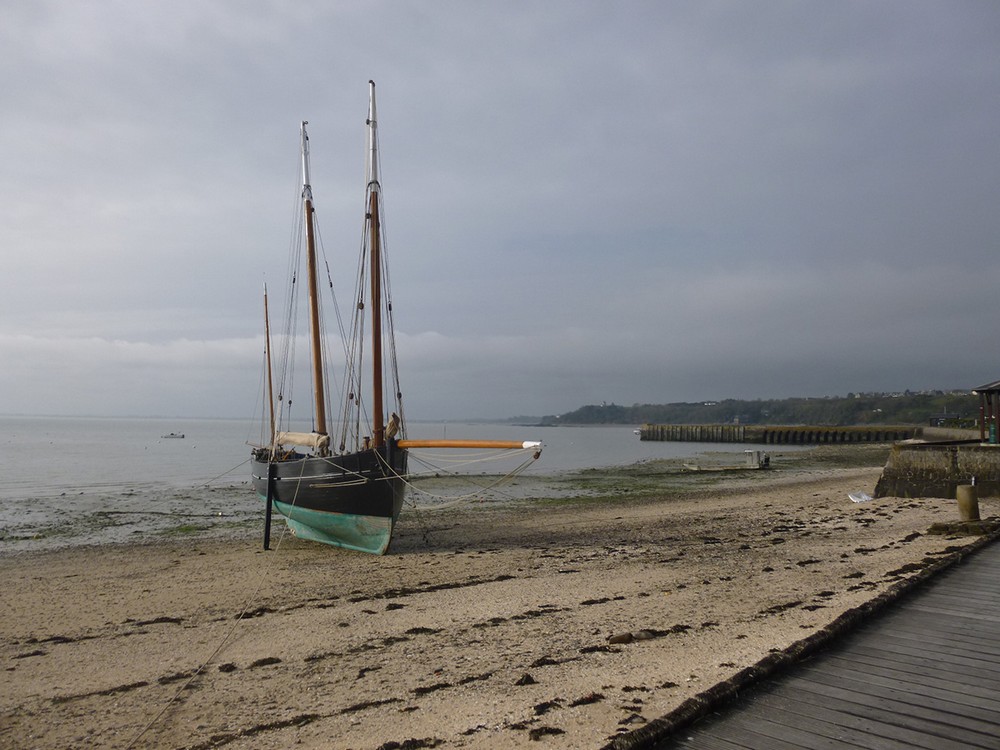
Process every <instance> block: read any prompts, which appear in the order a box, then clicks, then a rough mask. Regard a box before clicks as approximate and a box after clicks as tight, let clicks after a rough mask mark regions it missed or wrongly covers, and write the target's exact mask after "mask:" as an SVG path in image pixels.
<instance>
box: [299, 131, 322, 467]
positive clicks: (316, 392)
mask: <svg viewBox="0 0 1000 750" xmlns="http://www.w3.org/2000/svg"><path fill="white" fill-rule="evenodd" d="M308 124H309V123H308V122H306V121H305V120H303V121H302V200H303V202H304V204H305V205H304V210H305V222H306V269H307V273H308V276H309V335H310V343H311V346H310V348H311V351H312V382H313V408H314V412H315V413H314V414H313V419H314V422H313V432H316V433H319V434H320V435H326V434H327V433H326V389H325V386H324V380H323V350H322V346H321V345H322V341H321V333H320V325H319V291H318V283H317V280H316V235H315V232H314V230H313V205H312V187H311V186H310V184H309V136H308V135H307V133H306V125H308ZM323 453H325V449H321V454H323Z"/></svg>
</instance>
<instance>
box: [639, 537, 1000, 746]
mask: <svg viewBox="0 0 1000 750" xmlns="http://www.w3.org/2000/svg"><path fill="white" fill-rule="evenodd" d="M734 706H735V707H736V708H735V709H733V710H728V711H724V712H721V715H720V716H718V717H717V718H714V719H713V720H711V721H706V722H703V723H700V724H698V725H696V726H694V727H690V728H689V729H688V730H687V731H684V732H682V735H683V744H674V743H672V741H670V742H667V743H661V744H658V745H656V746H655V750H668V748H678V747H683V748H686V749H687V750H736V749H737V748H740V749H741V750H747V749H752V750H772V749H773V748H782V750H784V749H785V748H792V747H795V748H809V750H813V749H815V748H824V749H825V748H831V749H832V748H851V747H857V748H865V750H903V749H904V748H920V749H921V750H964V749H965V748H983V749H987V748H989V749H992V750H1000V729H998V728H1000V545H993V546H991V547H987V548H985V549H983V550H981V551H979V552H977V553H975V554H974V555H972V556H970V557H969V558H967V559H966V560H964V561H962V562H961V563H959V564H958V565H957V566H955V567H952V568H949V569H948V570H946V571H943V572H942V573H940V574H939V575H938V576H937V577H935V578H934V579H933V580H931V581H929V582H927V583H926V584H925V585H921V586H920V587H919V588H918V589H916V590H915V591H913V592H912V593H910V594H908V595H906V596H904V597H903V598H901V599H900V600H899V601H897V602H896V603H894V604H892V605H891V606H890V607H889V608H887V609H886V610H884V611H883V612H882V613H880V614H879V615H878V616H876V617H873V618H871V619H870V620H868V621H867V622H865V623H863V624H862V625H861V626H860V627H859V628H857V629H856V630H855V631H854V632H853V633H852V634H850V635H848V636H846V637H844V638H842V639H838V640H837V641H836V642H835V643H833V644H831V646H830V647H829V648H827V649H826V650H824V651H823V652H821V653H819V654H816V655H815V656H813V657H811V658H810V659H809V660H808V661H807V662H803V663H802V664H799V665H798V666H796V667H793V668H792V669H791V670H789V671H787V672H785V673H783V675H782V676H780V677H778V678H776V679H775V680H773V681H770V682H766V683H764V684H763V685H761V686H758V687H757V688H755V689H752V690H751V691H749V692H747V693H745V694H744V696H743V697H742V698H741V699H740V700H738V701H737V702H736V703H735V704H734Z"/></svg>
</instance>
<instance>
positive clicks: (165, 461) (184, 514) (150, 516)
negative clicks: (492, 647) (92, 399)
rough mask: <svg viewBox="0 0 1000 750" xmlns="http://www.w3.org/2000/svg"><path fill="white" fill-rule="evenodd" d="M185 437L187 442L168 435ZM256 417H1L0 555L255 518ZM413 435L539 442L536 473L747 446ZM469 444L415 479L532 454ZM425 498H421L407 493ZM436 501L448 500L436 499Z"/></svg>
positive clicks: (473, 429)
mask: <svg viewBox="0 0 1000 750" xmlns="http://www.w3.org/2000/svg"><path fill="white" fill-rule="evenodd" d="M169 433H183V434H184V436H185V437H184V438H183V439H176V438H166V437H164V436H165V435H167V434H169ZM258 435H259V429H258V428H255V427H254V426H253V425H251V423H250V422H249V421H243V420H219V419H216V420H210V419H170V420H167V419H103V418H93V417H88V418H65V417H0V449H2V452H3V455H4V460H3V462H2V466H3V471H2V472H0V554H9V553H13V552H17V551H19V550H29V549H31V550H33V549H47V548H53V547H61V546H67V545H74V544H101V543H109V542H126V541H133V540H140V539H146V538H149V537H152V536H156V535H164V534H177V533H191V532H196V531H199V530H214V531H219V532H225V531H226V530H227V529H229V530H233V531H239V530H241V529H246V528H249V527H250V526H252V525H253V524H258V525H259V519H260V518H261V515H262V508H261V503H260V502H259V501H258V500H257V499H256V496H255V494H254V492H253V490H252V488H251V486H250V483H249V463H248V458H249V451H250V449H249V447H248V443H250V442H257V441H258V439H259V437H258ZM409 437H411V438H441V437H448V438H491V439H501V440H503V439H515V440H541V441H542V442H543V443H544V444H545V448H544V451H543V453H542V456H541V458H540V459H539V460H538V461H536V462H534V463H533V464H532V465H531V466H530V467H529V468H528V469H527V470H526V474H528V475H534V476H538V477H544V476H552V475H557V474H559V473H560V472H566V471H571V470H577V469H585V468H603V467H608V466H623V465H628V464H632V463H636V462H639V461H646V460H651V459H663V458H666V459H678V458H689V457H691V458H693V457H697V456H698V455H700V454H702V453H704V452H707V451H712V452H718V451H726V452H732V453H735V454H740V455H742V452H743V449H744V446H742V445H719V444H705V443H653V442H642V441H640V440H639V438H638V437H637V436H636V435H635V434H633V428H632V427H511V426H508V425H478V424H460V423H412V422H411V423H410V425H409ZM483 458H484V454H477V453H475V452H466V451H412V452H411V466H410V468H411V471H414V472H415V473H417V474H421V473H426V474H431V475H434V474H437V475H440V474H461V475H464V476H466V477H467V478H468V479H469V481H470V483H471V485H472V489H473V490H474V489H475V481H476V480H477V478H478V477H479V475H491V476H492V475H496V474H504V473H506V472H508V471H510V470H512V469H513V468H515V467H516V466H518V465H519V464H520V463H521V462H522V461H523V460H524V459H525V456H524V455H523V454H518V455H510V456H507V457H505V458H502V459H501V460H499V461H496V462H485V461H483V460H481V459H483ZM411 499H412V501H413V502H415V503H418V504H419V503H420V502H421V499H420V495H419V493H413V496H412V497H411ZM436 499H437V500H440V499H441V498H440V497H439V498H436Z"/></svg>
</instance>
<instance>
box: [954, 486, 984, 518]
mask: <svg viewBox="0 0 1000 750" xmlns="http://www.w3.org/2000/svg"><path fill="white" fill-rule="evenodd" d="M955 499H956V500H958V518H959V520H961V521H978V520H979V493H978V491H977V490H976V486H975V485H974V484H960V485H958V487H956V488H955Z"/></svg>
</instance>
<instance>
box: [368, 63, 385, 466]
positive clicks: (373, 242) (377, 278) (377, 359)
mask: <svg viewBox="0 0 1000 750" xmlns="http://www.w3.org/2000/svg"><path fill="white" fill-rule="evenodd" d="M368 90H369V99H368V123H367V124H368V217H367V218H368V231H369V238H370V247H369V253H370V254H371V270H370V274H371V306H372V447H374V448H380V447H382V446H383V445H385V408H384V406H383V404H382V257H381V256H382V247H381V234H380V233H381V225H380V221H379V191H380V187H379V182H378V139H377V136H376V119H375V81H368Z"/></svg>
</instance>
